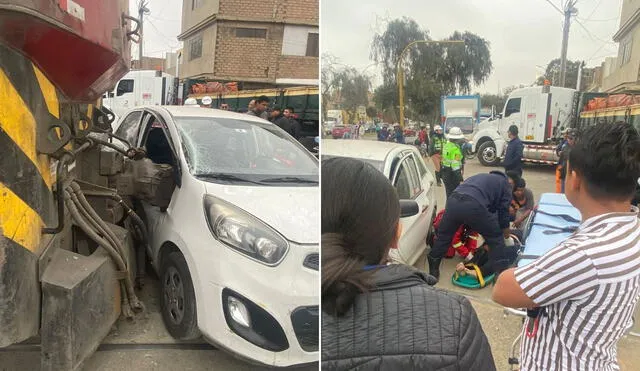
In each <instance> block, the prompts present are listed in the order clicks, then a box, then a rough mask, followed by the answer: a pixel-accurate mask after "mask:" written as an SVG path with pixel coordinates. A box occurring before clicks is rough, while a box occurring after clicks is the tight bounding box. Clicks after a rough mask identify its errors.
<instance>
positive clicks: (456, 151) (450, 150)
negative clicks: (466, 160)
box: [440, 142, 463, 171]
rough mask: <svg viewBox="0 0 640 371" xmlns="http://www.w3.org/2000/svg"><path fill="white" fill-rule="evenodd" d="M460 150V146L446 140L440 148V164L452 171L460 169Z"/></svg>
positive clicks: (461, 158) (461, 157)
mask: <svg viewBox="0 0 640 371" xmlns="http://www.w3.org/2000/svg"><path fill="white" fill-rule="evenodd" d="M462 160H463V156H462V150H461V149H460V146H458V145H457V144H455V143H453V142H447V143H446V144H445V145H444V149H443V150H442V162H441V163H440V165H441V166H444V167H448V168H450V169H451V170H453V171H458V170H461V169H462Z"/></svg>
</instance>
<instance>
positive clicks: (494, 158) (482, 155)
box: [477, 141, 500, 166]
mask: <svg viewBox="0 0 640 371" xmlns="http://www.w3.org/2000/svg"><path fill="white" fill-rule="evenodd" d="M477 156H478V160H480V163H481V164H482V165H484V166H497V165H498V164H499V163H500V159H499V158H498V153H497V151H496V145H495V144H494V143H493V142H491V141H487V142H484V143H482V144H481V145H480V148H478V152H477Z"/></svg>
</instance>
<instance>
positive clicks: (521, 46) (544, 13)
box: [320, 0, 622, 93]
mask: <svg viewBox="0 0 640 371" xmlns="http://www.w3.org/2000/svg"><path fill="white" fill-rule="evenodd" d="M565 1H566V0H548V1H547V0H445V1H436V0H430V1H422V2H420V1H415V0H413V1H412V0H367V1H345V0H322V1H321V13H320V27H321V28H320V35H321V45H320V47H321V52H322V53H330V54H332V55H334V56H335V57H337V58H338V60H339V62H340V63H343V64H347V65H350V66H353V67H356V68H357V69H360V70H364V69H365V68H367V67H368V66H370V65H371V63H372V61H371V60H370V59H369V56H370V46H371V40H372V36H373V34H374V33H375V32H376V31H377V32H380V33H381V32H384V29H385V28H386V23H385V22H386V21H385V19H396V18H400V17H402V16H408V17H411V18H413V19H414V20H415V21H416V22H417V23H418V24H419V25H421V26H422V27H423V29H426V30H428V31H429V34H430V36H431V38H433V39H441V38H444V37H447V36H449V35H450V34H452V33H453V32H454V31H455V30H459V31H470V32H473V33H475V34H477V35H479V36H481V37H483V38H485V39H486V40H488V41H489V42H490V43H491V45H490V47H491V60H492V62H493V67H494V70H493V73H492V74H491V76H490V78H489V80H488V81H487V83H486V84H484V85H483V86H480V87H477V88H476V89H474V91H480V92H483V93H484V92H489V93H497V92H498V89H499V88H500V89H502V88H504V87H506V86H510V85H516V84H521V83H522V84H530V83H531V82H533V80H534V79H535V78H536V76H537V75H540V74H541V73H542V72H543V71H542V70H541V69H540V68H537V67H536V65H540V66H544V67H546V65H547V63H548V62H549V61H550V60H552V59H554V58H559V56H560V48H561V43H562V23H563V16H562V14H560V13H559V12H558V11H557V10H556V9H554V7H553V6H552V5H551V4H549V2H551V3H553V4H554V5H556V6H557V7H558V8H562V3H564V2H565ZM621 4H622V0H578V3H577V5H576V8H578V10H579V14H578V16H577V20H578V21H579V22H580V23H582V24H583V25H584V26H585V28H586V29H587V30H588V31H587V30H585V29H584V28H582V27H581V26H580V25H579V24H578V23H576V21H575V18H574V21H573V22H572V24H571V28H570V30H571V32H570V36H569V49H568V58H569V59H570V60H578V59H579V60H584V61H586V64H587V66H588V67H593V66H596V65H599V64H600V63H601V62H602V61H603V60H604V57H606V56H615V55H617V50H618V47H617V44H615V43H613V41H612V40H611V37H612V36H613V34H614V33H615V32H616V31H617V29H618V27H619V17H620V10H621ZM376 70H377V66H373V67H370V68H368V69H366V71H365V72H366V73H367V74H372V75H373V74H375V73H376ZM377 75H378V76H379V73H378V74H377ZM376 81H377V82H378V83H379V82H380V79H379V77H378V78H376Z"/></svg>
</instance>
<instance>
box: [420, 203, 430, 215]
mask: <svg viewBox="0 0 640 371" xmlns="http://www.w3.org/2000/svg"><path fill="white" fill-rule="evenodd" d="M427 210H429V205H424V206H423V207H422V212H421V214H424V213H425V212H427Z"/></svg>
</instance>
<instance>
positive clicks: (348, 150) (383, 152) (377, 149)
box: [320, 139, 414, 162]
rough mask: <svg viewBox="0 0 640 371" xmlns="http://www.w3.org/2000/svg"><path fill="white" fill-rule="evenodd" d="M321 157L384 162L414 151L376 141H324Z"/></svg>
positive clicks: (410, 148)
mask: <svg viewBox="0 0 640 371" xmlns="http://www.w3.org/2000/svg"><path fill="white" fill-rule="evenodd" d="M321 145H322V147H321V148H320V154H321V155H329V156H337V157H351V158H360V159H366V160H373V161H382V162H384V161H385V160H386V159H387V157H388V156H389V155H390V154H395V153H398V152H400V151H403V150H407V149H409V150H412V149H414V148H413V147H411V146H408V145H406V144H399V143H393V142H379V141H376V140H366V139H362V140H348V139H322V144H321Z"/></svg>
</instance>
